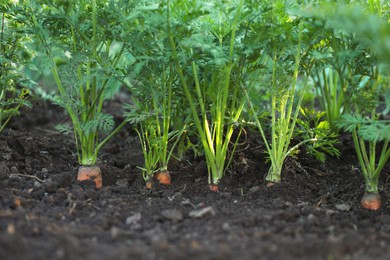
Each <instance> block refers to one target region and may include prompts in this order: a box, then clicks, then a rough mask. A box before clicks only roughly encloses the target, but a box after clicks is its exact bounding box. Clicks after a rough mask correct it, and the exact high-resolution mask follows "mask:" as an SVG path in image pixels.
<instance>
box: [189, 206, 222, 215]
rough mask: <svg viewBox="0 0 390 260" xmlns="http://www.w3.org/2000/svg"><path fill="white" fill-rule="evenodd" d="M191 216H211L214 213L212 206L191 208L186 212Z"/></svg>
mask: <svg viewBox="0 0 390 260" xmlns="http://www.w3.org/2000/svg"><path fill="white" fill-rule="evenodd" d="M188 215H189V216H190V217H191V218H202V217H206V216H213V215H215V210H214V208H213V207H211V206H209V207H205V208H202V209H197V210H193V211H191V212H190V213H189V214H188Z"/></svg>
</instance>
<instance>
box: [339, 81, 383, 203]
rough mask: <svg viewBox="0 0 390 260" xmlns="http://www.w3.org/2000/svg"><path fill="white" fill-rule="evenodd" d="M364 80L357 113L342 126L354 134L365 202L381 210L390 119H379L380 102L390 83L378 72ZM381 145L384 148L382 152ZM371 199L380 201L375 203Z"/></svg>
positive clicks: (355, 105) (343, 120) (342, 121)
mask: <svg viewBox="0 0 390 260" xmlns="http://www.w3.org/2000/svg"><path fill="white" fill-rule="evenodd" d="M361 83H362V84H361V85H360V86H359V89H358V91H357V92H355V93H354V103H353V113H352V114H345V115H344V116H342V118H341V119H340V121H339V123H338V126H339V127H341V128H344V129H345V130H346V131H347V132H350V133H351V134H352V138H353V142H354V145H355V150H356V154H357V156H358V160H359V165H360V169H361V172H362V174H363V176H364V181H365V185H366V189H365V190H366V194H365V196H364V197H363V199H362V205H363V207H365V208H368V209H378V208H379V207H380V196H379V190H378V181H379V175H380V173H381V171H382V169H383V167H384V166H385V164H386V163H387V162H388V160H389V157H390V147H389V141H390V134H389V133H390V125H389V121H384V120H379V117H380V114H379V113H378V112H377V105H378V104H379V102H378V101H379V96H380V93H381V92H382V91H383V87H388V85H387V86H381V84H383V83H384V82H381V80H380V78H379V75H377V74H376V75H373V77H372V78H369V80H366V81H365V82H361ZM387 84H388V83H387ZM380 145H381V148H380ZM378 148H380V152H379V154H378ZM374 198H376V199H374ZM378 199H379V202H378ZM367 200H368V201H367ZM370 200H376V202H375V203H374V204H372V205H371V202H369V201H370ZM378 203H379V204H378Z"/></svg>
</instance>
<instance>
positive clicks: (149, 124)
mask: <svg viewBox="0 0 390 260" xmlns="http://www.w3.org/2000/svg"><path fill="white" fill-rule="evenodd" d="M154 65H156V64H154ZM157 66H158V65H157ZM152 67H153V66H150V67H148V68H152ZM154 69H155V71H154V72H158V70H157V68H154ZM147 72H148V73H149V75H148V78H147V80H145V81H144V84H142V85H140V86H139V89H138V91H137V89H134V88H133V92H132V93H133V95H134V96H133V103H134V104H133V105H128V109H129V110H130V111H129V112H126V113H125V116H126V117H127V120H128V121H129V122H130V123H131V124H133V125H134V126H135V127H136V131H137V133H138V136H139V139H140V142H141V148H142V152H143V155H144V160H145V165H144V167H140V168H141V170H142V175H143V177H144V179H145V181H147V182H149V181H151V178H152V177H153V176H155V177H156V179H158V180H159V181H160V183H162V184H170V178H171V177H170V173H169V171H168V163H169V161H170V158H171V156H172V153H173V151H174V149H175V147H176V144H177V143H178V141H179V140H180V136H181V134H182V132H183V131H184V127H183V128H182V129H181V130H176V131H172V130H171V115H172V104H173V101H172V92H173V91H172V85H173V81H174V78H175V74H174V73H173V68H172V66H171V65H170V66H169V67H168V68H165V69H164V68H163V70H162V71H160V72H161V73H159V74H154V72H153V71H152V70H147ZM145 76H146V75H145Z"/></svg>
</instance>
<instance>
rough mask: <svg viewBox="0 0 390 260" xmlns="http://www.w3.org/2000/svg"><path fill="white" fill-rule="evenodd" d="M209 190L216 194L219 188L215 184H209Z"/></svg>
mask: <svg viewBox="0 0 390 260" xmlns="http://www.w3.org/2000/svg"><path fill="white" fill-rule="evenodd" d="M209 189H210V190H211V191H214V192H217V191H218V190H219V186H218V185H217V184H209Z"/></svg>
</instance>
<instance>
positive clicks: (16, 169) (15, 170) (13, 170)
mask: <svg viewBox="0 0 390 260" xmlns="http://www.w3.org/2000/svg"><path fill="white" fill-rule="evenodd" d="M11 172H12V173H15V174H16V173H19V170H18V168H16V166H12V167H11Z"/></svg>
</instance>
